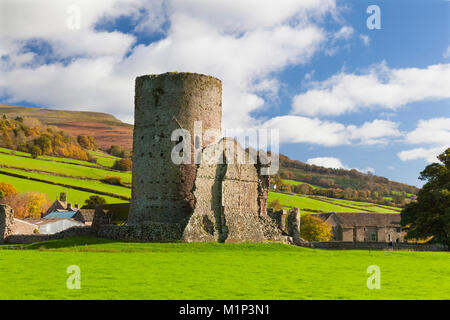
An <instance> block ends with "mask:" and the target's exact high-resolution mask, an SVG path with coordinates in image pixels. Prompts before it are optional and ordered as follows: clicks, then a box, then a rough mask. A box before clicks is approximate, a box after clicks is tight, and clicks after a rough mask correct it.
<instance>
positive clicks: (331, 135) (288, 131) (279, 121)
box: [262, 116, 401, 146]
mask: <svg viewBox="0 0 450 320" xmlns="http://www.w3.org/2000/svg"><path fill="white" fill-rule="evenodd" d="M397 126H398V124H397V123H395V122H391V121H386V120H379V119H375V120H373V121H372V122H365V123H364V124H363V125H361V126H359V127H358V126H355V125H348V126H345V125H343V124H341V123H339V122H333V121H323V120H320V119H318V118H308V117H301V116H279V117H275V118H272V119H270V120H268V121H266V122H265V123H264V124H263V125H262V127H264V128H271V129H278V130H280V141H281V142H289V143H310V144H317V145H322V146H339V145H349V144H352V143H356V144H363V145H374V144H382V143H387V142H388V140H389V138H392V137H397V136H399V135H400V134H401V133H400V132H399V130H398V129H397Z"/></svg>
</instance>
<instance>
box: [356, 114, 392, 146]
mask: <svg viewBox="0 0 450 320" xmlns="http://www.w3.org/2000/svg"><path fill="white" fill-rule="evenodd" d="M347 130H348V131H349V133H350V139H353V140H355V139H359V140H360V143H361V144H366V145H373V144H386V143H388V138H392V137H398V136H400V135H401V133H400V131H399V130H398V124H397V123H395V122H392V121H388V120H379V119H375V120H373V121H372V122H365V123H364V124H363V125H362V126H361V127H357V126H354V125H350V126H348V127H347Z"/></svg>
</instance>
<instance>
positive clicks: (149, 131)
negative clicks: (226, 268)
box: [100, 73, 285, 242]
mask: <svg viewBox="0 0 450 320" xmlns="http://www.w3.org/2000/svg"><path fill="white" fill-rule="evenodd" d="M221 119H222V84H221V81H220V80H218V79H216V78H213V77H211V76H206V75H200V74H193V73H165V74H161V75H146V76H141V77H138V78H137V79H136V93H135V126H134V142H133V186H132V202H131V206H130V212H129V216H128V224H127V228H125V229H122V230H121V231H120V233H122V234H121V236H120V238H124V237H125V238H128V239H130V240H145V239H146V240H148V241H188V242H190V241H219V242H225V241H227V242H239V241H251V242H260V241H270V240H275V241H281V240H284V239H285V237H284V236H283V235H282V231H281V230H280V228H278V227H277V225H276V223H275V222H274V221H273V219H271V218H270V217H269V216H268V215H267V208H266V203H267V193H268V184H269V176H267V175H261V170H262V168H263V167H264V166H263V165H262V164H261V163H260V161H259V159H258V158H257V157H256V158H254V163H253V164H252V163H248V161H247V163H245V164H243V163H241V162H239V161H237V159H238V158H239V157H242V156H243V157H247V158H248V157H251V155H249V153H248V152H245V151H244V150H243V149H242V147H241V146H240V145H239V143H238V142H237V141H235V140H233V139H228V138H223V139H221V138H219V139H218V138H217V135H216V136H214V135H212V136H211V135H209V136H206V135H203V134H201V135H200V136H194V134H193V133H194V131H195V130H194V126H195V125H196V122H197V123H198V121H201V126H202V131H201V132H203V133H204V132H206V131H208V130H209V131H211V132H218V134H221V130H222V127H221ZM176 129H185V130H187V131H189V132H190V133H191V134H192V139H190V140H191V141H190V142H189V143H190V148H186V150H181V153H183V152H190V153H191V157H192V158H191V159H196V157H201V159H202V160H203V159H204V158H207V157H205V156H206V155H208V154H214V153H215V152H217V150H219V152H220V154H221V156H222V157H223V161H222V162H219V163H217V162H212V163H211V162H208V161H200V162H199V163H195V162H194V160H193V163H187V164H184V163H182V164H175V163H173V161H172V159H171V153H172V150H173V148H174V146H175V145H176V144H177V143H179V141H172V139H171V135H172V132H173V131H174V130H176ZM189 149H190V150H189ZM199 149H200V150H201V151H200V154H198V153H197V154H195V150H199ZM125 230H126V231H125ZM108 232H115V231H113V230H110V231H108V229H103V230H102V231H100V233H101V234H102V233H103V235H105V236H111V235H108ZM124 233H126V234H124ZM101 234H100V235H101ZM137 238H140V239H137Z"/></svg>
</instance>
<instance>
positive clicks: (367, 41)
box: [359, 34, 370, 46]
mask: <svg viewBox="0 0 450 320" xmlns="http://www.w3.org/2000/svg"><path fill="white" fill-rule="evenodd" d="M359 38H360V39H361V40H362V42H363V43H364V45H365V46H368V45H369V44H370V37H369V36H368V35H365V34H360V35H359Z"/></svg>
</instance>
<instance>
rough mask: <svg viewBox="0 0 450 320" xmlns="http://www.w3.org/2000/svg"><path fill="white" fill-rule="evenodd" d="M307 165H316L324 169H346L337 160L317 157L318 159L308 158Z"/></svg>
mask: <svg viewBox="0 0 450 320" xmlns="http://www.w3.org/2000/svg"><path fill="white" fill-rule="evenodd" d="M306 163H307V164H311V165H316V166H320V167H325V168H334V169H348V167H347V166H344V165H343V164H342V162H341V160H339V159H338V158H334V157H318V158H310V159H308V160H307V161H306Z"/></svg>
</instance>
